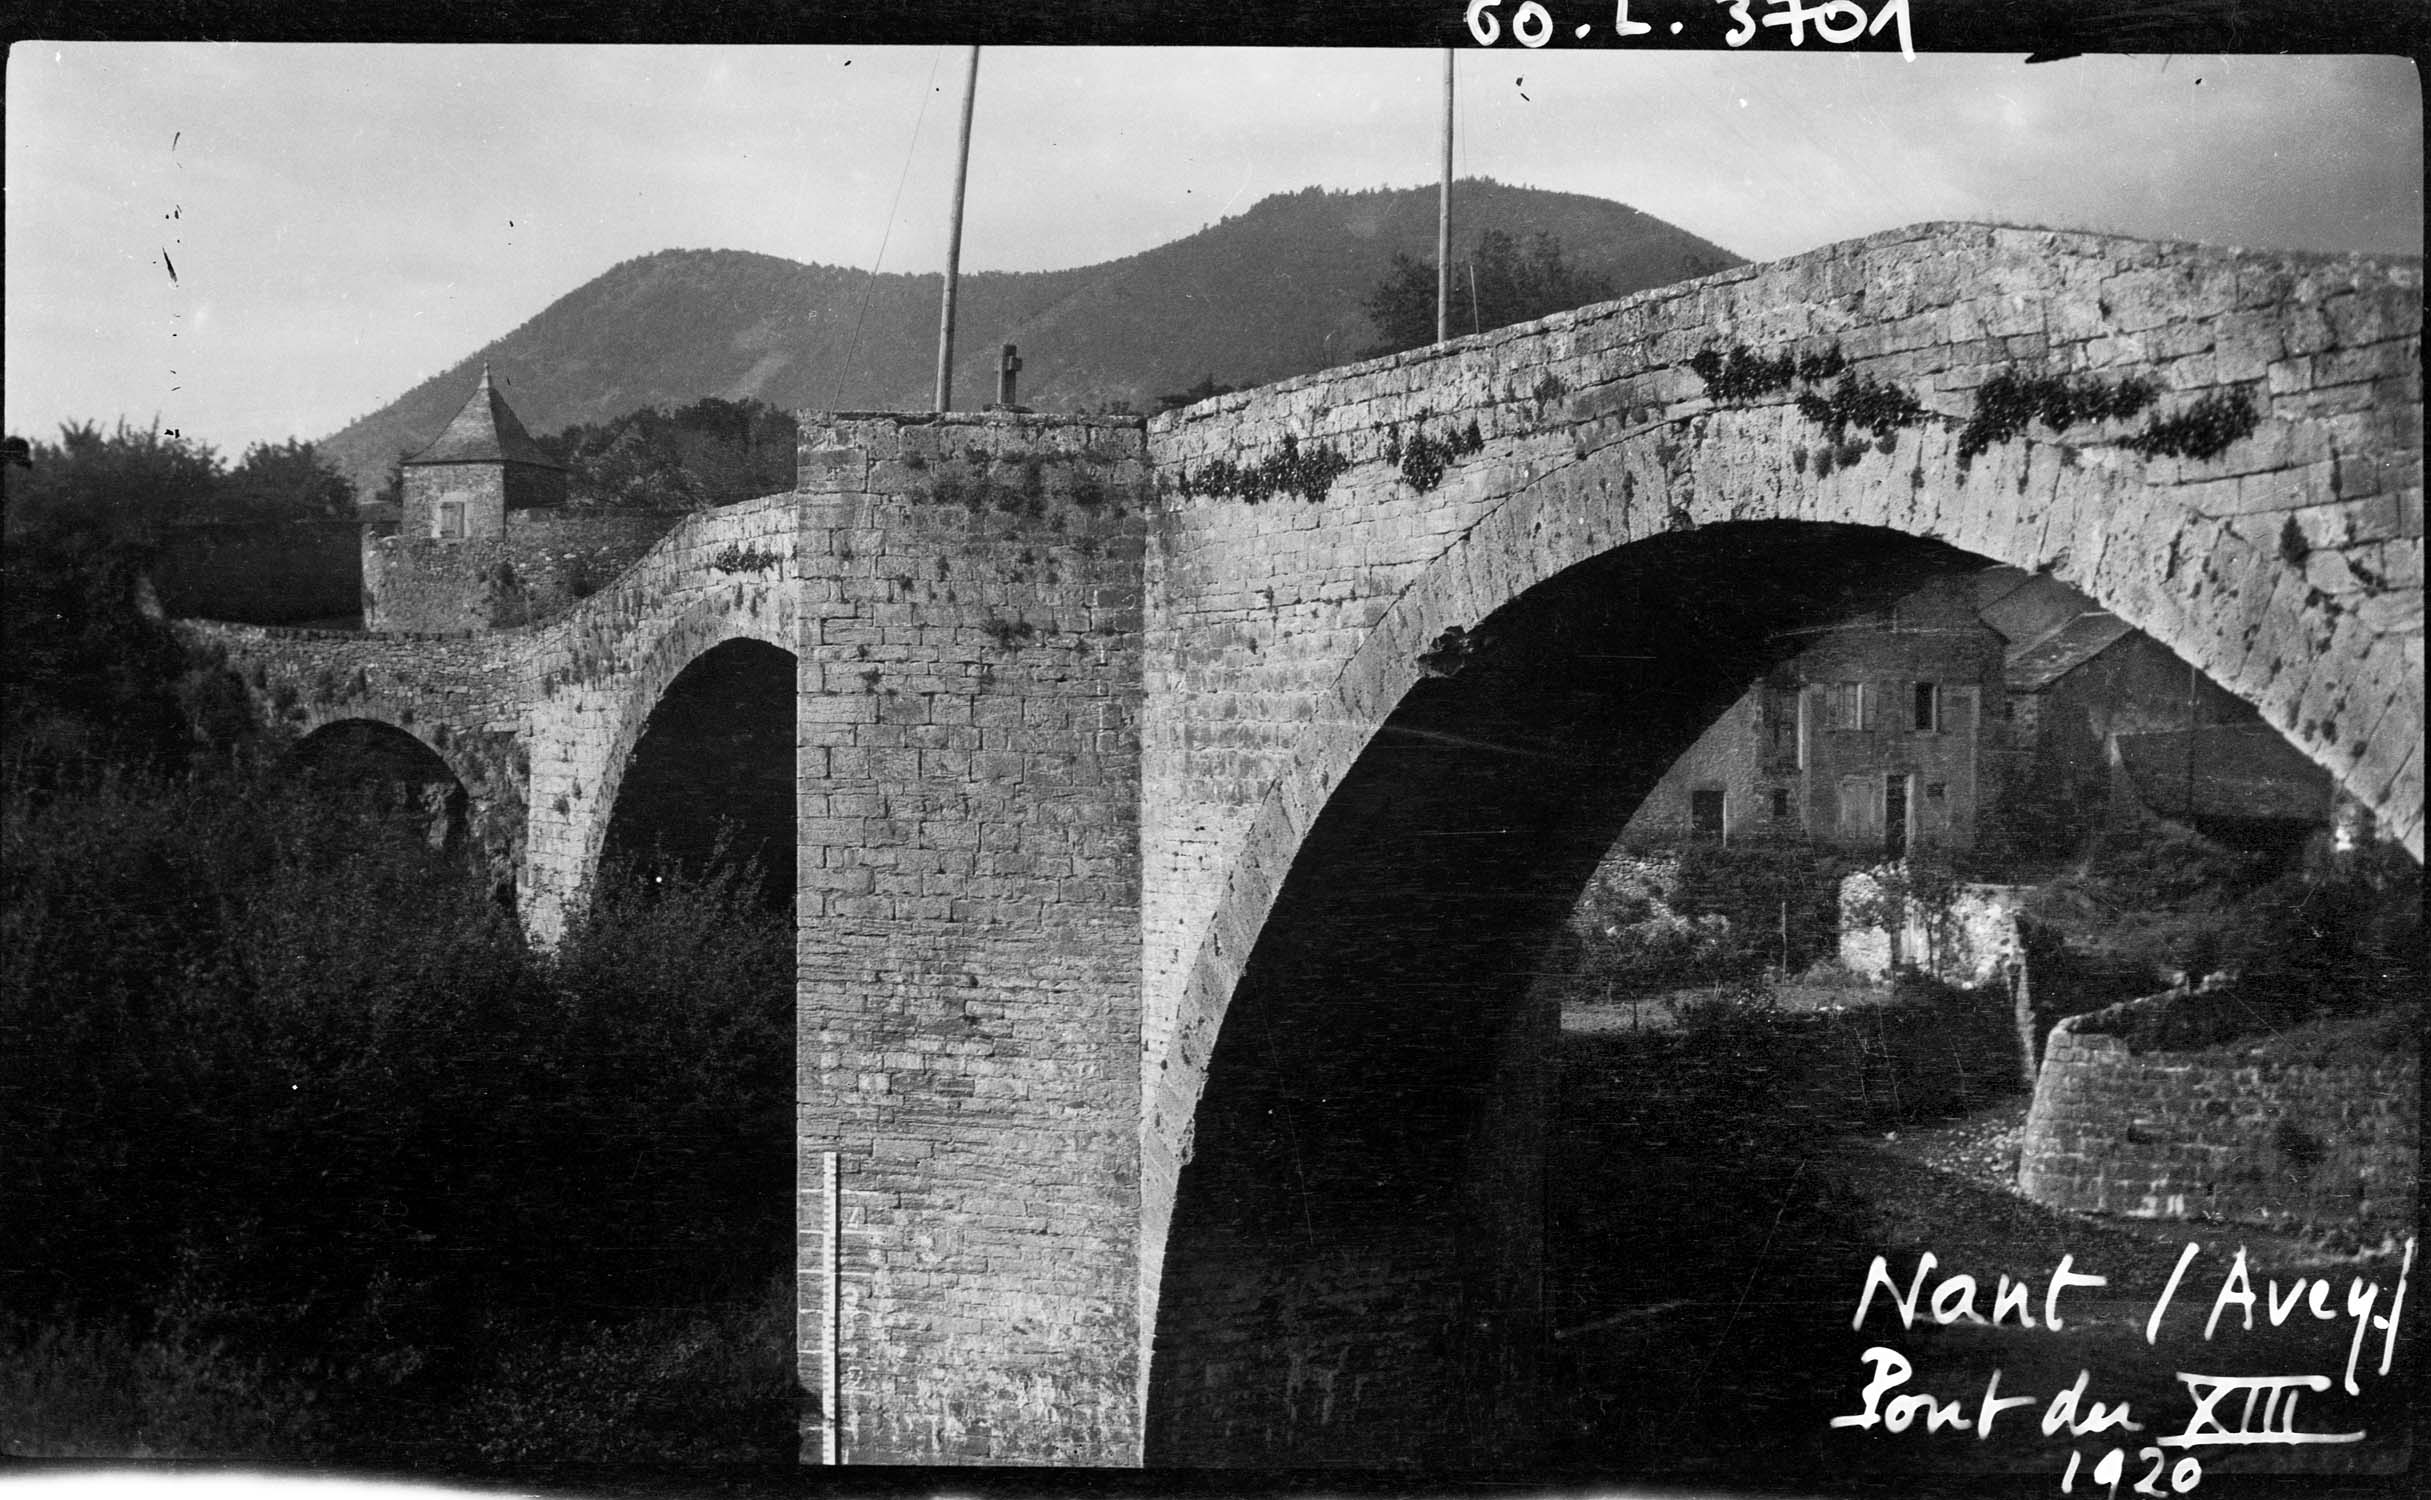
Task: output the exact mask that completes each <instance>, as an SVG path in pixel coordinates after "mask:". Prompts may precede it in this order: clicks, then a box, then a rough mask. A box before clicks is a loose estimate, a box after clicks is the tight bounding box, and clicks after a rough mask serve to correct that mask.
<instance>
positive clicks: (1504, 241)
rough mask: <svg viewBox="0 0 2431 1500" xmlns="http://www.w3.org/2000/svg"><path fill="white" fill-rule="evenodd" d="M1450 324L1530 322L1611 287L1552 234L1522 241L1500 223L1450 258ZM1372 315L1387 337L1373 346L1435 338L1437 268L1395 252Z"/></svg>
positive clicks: (1456, 331) (1455, 327) (1478, 326)
mask: <svg viewBox="0 0 2431 1500" xmlns="http://www.w3.org/2000/svg"><path fill="white" fill-rule="evenodd" d="M1451 292H1452V297H1451V325H1452V326H1451V332H1452V334H1453V336H1454V337H1458V336H1459V335H1461V334H1464V333H1482V332H1484V331H1485V330H1487V329H1489V328H1501V327H1504V326H1506V325H1508V324H1512V323H1525V322H1529V321H1531V320H1533V319H1536V318H1542V317H1546V316H1548V315H1550V314H1553V313H1557V312H1566V311H1568V310H1569V309H1571V308H1573V307H1584V306H1585V305H1587V304H1588V303H1590V302H1601V301H1603V300H1604V299H1606V298H1607V297H1609V296H1610V295H1611V291H1610V289H1609V287H1608V286H1607V285H1606V284H1605V282H1604V281H1603V279H1602V278H1600V277H1596V276H1591V275H1588V274H1587V273H1585V272H1583V271H1580V270H1578V269H1577V268H1576V267H1574V266H1572V265H1571V264H1570V263H1569V261H1568V259H1567V258H1566V257H1565V256H1564V255H1563V253H1562V246H1561V242H1560V241H1559V240H1557V239H1555V238H1554V237H1553V236H1551V235H1549V234H1542V233H1540V234H1535V235H1531V236H1529V238H1528V240H1527V242H1526V243H1525V244H1522V243H1521V242H1520V241H1518V240H1516V239H1514V238H1513V237H1512V236H1511V235H1509V234H1508V233H1506V232H1504V231H1503V230H1500V229H1489V230H1486V231H1484V232H1483V233H1481V234H1480V235H1478V237H1477V243H1476V245H1475V246H1474V247H1473V248H1472V249H1471V251H1470V252H1469V255H1468V256H1467V258H1466V259H1464V260H1460V261H1456V262H1454V263H1453V266H1452V288H1451ZM1365 306H1366V311H1367V315H1368V319H1369V321H1370V322H1372V323H1374V324H1375V325H1376V330H1377V332H1378V333H1379V334H1381V335H1382V336H1383V337H1382V341H1381V342H1379V343H1378V344H1377V345H1376V347H1374V348H1373V349H1371V350H1369V351H1368V353H1369V354H1370V355H1371V356H1373V355H1378V354H1396V353H1399V352H1400V351H1401V350H1404V349H1416V348H1420V347H1422V346H1424V345H1427V344H1431V343H1433V342H1435V268H1434V266H1432V265H1431V264H1428V263H1426V262H1422V261H1418V260H1413V259H1412V258H1410V257H1409V256H1407V255H1403V254H1400V253H1398V252H1396V253H1395V254H1394V256H1393V265H1392V269H1391V270H1390V271H1388V272H1387V273H1386V274H1385V278H1384V280H1382V281H1381V282H1378V283H1377V284H1376V288H1375V290H1373V291H1371V292H1369V293H1368V296H1367V302H1366V304H1365Z"/></svg>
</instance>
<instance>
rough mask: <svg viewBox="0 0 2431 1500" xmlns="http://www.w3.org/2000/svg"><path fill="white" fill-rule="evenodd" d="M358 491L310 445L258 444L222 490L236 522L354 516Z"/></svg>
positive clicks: (221, 506) (223, 503) (224, 508)
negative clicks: (356, 492)
mask: <svg viewBox="0 0 2431 1500" xmlns="http://www.w3.org/2000/svg"><path fill="white" fill-rule="evenodd" d="M354 507H355V487H354V484H353V482H352V481H350V480H348V479H347V478H346V476H345V475H343V474H340V473H339V472H338V471H337V470H335V469H333V468H331V467H330V466H329V465H328V464H327V463H326V462H324V461H323V460H322V458H321V455H320V453H319V452H318V451H317V450H316V449H314V447H313V446H312V444H310V443H301V442H297V441H295V440H294V439H292V438H291V439H289V440H288V441H286V442H284V443H255V444H254V445H253V446H252V447H250V448H247V449H246V450H245V457H244V459H243V461H242V462H240V463H238V464H237V466H236V467H235V468H234V469H231V470H229V471H228V475H227V477H226V479H224V480H223V481H222V482H221V484H220V486H219V500H218V505H217V507H216V508H217V509H218V510H219V512H220V513H221V514H222V515H224V516H226V517H227V518H229V519H231V520H244V521H307V520H310V521H327V520H351V519H353V517H354Z"/></svg>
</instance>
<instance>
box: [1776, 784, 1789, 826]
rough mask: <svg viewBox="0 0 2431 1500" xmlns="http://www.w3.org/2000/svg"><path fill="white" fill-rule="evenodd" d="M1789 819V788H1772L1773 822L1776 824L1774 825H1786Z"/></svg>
mask: <svg viewBox="0 0 2431 1500" xmlns="http://www.w3.org/2000/svg"><path fill="white" fill-rule="evenodd" d="M1789 819H1790V801H1789V788H1788V787H1785V786H1777V787H1774V788H1773V821H1774V822H1776V823H1786V822H1788V821H1789Z"/></svg>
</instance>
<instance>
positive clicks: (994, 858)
mask: <svg viewBox="0 0 2431 1500" xmlns="http://www.w3.org/2000/svg"><path fill="white" fill-rule="evenodd" d="M802 442H803V452H802V461H801V470H800V472H801V475H802V484H803V489H804V494H803V495H802V497H801V502H800V503H801V515H802V531H801V541H800V547H801V549H802V553H803V555H804V556H805V557H815V558H823V559H827V560H829V562H830V564H831V566H830V568H829V570H828V572H827V574H826V576H822V577H815V578H811V579H808V580H806V581H805V583H804V585H803V587H804V589H805V590H806V593H807V597H806V599H805V602H804V606H803V609H804V615H805V621H806V623H805V626H804V630H803V640H802V651H803V668H802V672H803V690H802V697H801V702H800V714H799V725H800V733H801V738H802V752H801V803H800V808H801V816H800V823H799V828H800V847H801V856H800V872H799V879H800V888H801V906H800V928H799V930H800V945H801V965H800V991H799V999H798V1002H797V1006H798V1015H799V1018H800V1035H801V1066H800V1069H799V1078H800V1086H801V1095H800V1098H801V1105H800V1130H801V1147H802V1149H801V1161H802V1163H803V1167H804V1179H803V1192H804V1202H803V1228H804V1241H803V1248H804V1254H803V1268H804V1277H803V1298H802V1307H803V1310H804V1321H803V1327H802V1330H801V1333H802V1337H801V1348H802V1350H803V1355H804V1368H803V1371H802V1375H803V1381H804V1385H805V1387H806V1388H807V1389H809V1390H812V1391H816V1390H818V1389H819V1388H820V1385H819V1382H820V1377H821V1375H822V1373H823V1361H824V1350H825V1347H826V1341H827V1339H828V1337H829V1331H828V1330H827V1328H826V1326H825V1324H824V1322H823V1320H822V1318H821V1315H820V1309H821V1307H822V1306H823V1305H824V1304H823V1302H822V1301H821V1288H822V1286H823V1284H824V1283H823V1271H822V1268H821V1266H820V1255H821V1253H822V1252H821V1247H822V1246H823V1245H824V1243H825V1241H824V1237H823V1236H824V1232H825V1229H826V1220H825V1211H824V1205H823V1204H822V1202H821V1201H820V1192H819V1176H818V1174H819V1172H820V1164H821V1161H822V1153H824V1152H827V1151H831V1150H832V1151H835V1152H837V1153H839V1155H840V1157H841V1169H840V1178H841V1182H842V1203H843V1225H842V1239H841V1245H840V1255H841V1261H842V1265H841V1281H842V1294H841V1306H842V1319H841V1327H840V1329H839V1330H837V1336H838V1338H839V1339H840V1343H841V1362H840V1363H841V1370H840V1378H841V1383H842V1400H841V1403H840V1409H839V1411H838V1412H837V1414H836V1416H837V1418H838V1420H839V1422H840V1427H841V1431H840V1434H839V1437H840V1449H841V1454H842V1457H843V1458H844V1460H845V1461H846V1462H851V1463H943V1462H990V1463H1059V1464H1128V1463H1136V1462H1138V1458H1139V1451H1140V1450H1139V1443H1140V1434H1139V1410H1138V1406H1137V1391H1138V1368H1139V1364H1140V1360H1141V1351H1140V1349H1139V1347H1138V1344H1137V1334H1136V1322H1135V1318H1134V1311H1133V1288H1134V1286H1135V1281H1134V1277H1135V1274H1136V1254H1137V1249H1136V1241H1135V1239H1134V1226H1135V1225H1136V1223H1137V1221H1138V1140H1139V1137H1138V1118H1139V1117H1138V1106H1137V1089H1138V1073H1137V1066H1138V1064H1137V1054H1136V1049H1137V1045H1138V1041H1137V1038H1138V1035H1139V979H1138V974H1139V947H1138V943H1139V938H1138V931H1139V929H1138V921H1139V856H1138V849H1139V845H1138V825H1137V817H1138V808H1139V797H1140V787H1139V780H1138V734H1139V728H1138V726H1139V709H1140V692H1141V687H1140V675H1139V674H1140V665H1139V663H1140V590H1139V567H1140V554H1141V547H1142V538H1143V530H1144V521H1143V518H1142V516H1141V514H1140V512H1139V510H1138V508H1137V501H1138V491H1139V488H1140V486H1141V484H1142V482H1143V481H1144V479H1145V467H1144V464H1143V460H1142V456H1141V449H1140V433H1139V427H1138V424H1137V423H1136V421H1133V422H1118V421H1092V420H1084V419H1074V418H1034V417H999V416H990V417H987V418H979V417H959V416H957V417H949V418H943V419H929V418H919V417H894V416H882V417H868V418H850V417H839V418H833V419H829V420H827V421H826V422H824V423H813V422H806V423H805V424H804V431H803V438H802Z"/></svg>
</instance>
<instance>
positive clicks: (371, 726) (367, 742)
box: [294, 711, 473, 853]
mask: <svg viewBox="0 0 2431 1500" xmlns="http://www.w3.org/2000/svg"><path fill="white" fill-rule="evenodd" d="M398 717H402V716H398ZM315 718H316V719H317V720H318V722H317V723H313V724H312V725H311V727H310V728H308V729H307V730H305V732H304V733H303V734H302V735H301V736H299V737H298V739H297V740H296V743H295V749H294V755H295V758H296V762H297V763H298V764H299V765H301V766H304V767H305V768H307V769H308V770H310V771H313V772H317V773H320V774H323V775H327V776H330V777H332V778H334V779H337V780H341V781H346V782H374V783H377V784H379V787H380V791H379V795H382V796H384V797H390V798H393V799H396V800H398V801H399V802H400V803H401V804H402V806H403V807H404V809H405V810H407V811H408V812H409V813H411V814H413V815H416V816H419V817H420V818H422V819H423V821H424V825H425V831H426V835H427V837H428V839H429V841H430V843H431V845H432V847H433V848H434V849H438V850H440V851H442V852H449V853H453V852H457V851H459V850H461V849H463V848H464V847H465V843H466V841H467V840H468V839H470V838H471V837H472V835H473V818H472V797H471V787H470V785H469V784H468V781H467V777H466V774H465V772H464V770H463V769H461V768H460V767H459V766H458V765H457V764H456V763H455V762H454V761H452V760H451V759H449V757H448V755H447V752H446V751H445V750H443V749H441V748H440V747H439V746H437V745H434V744H432V743H431V741H430V740H429V739H427V738H424V737H423V736H422V735H419V734H416V733H415V732H414V731H413V730H412V729H411V728H409V727H408V726H406V725H405V724H401V723H398V722H397V721H396V718H394V717H390V716H386V715H381V714H378V713H365V712H361V711H357V712H354V713H349V714H327V715H316V716H315Z"/></svg>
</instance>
